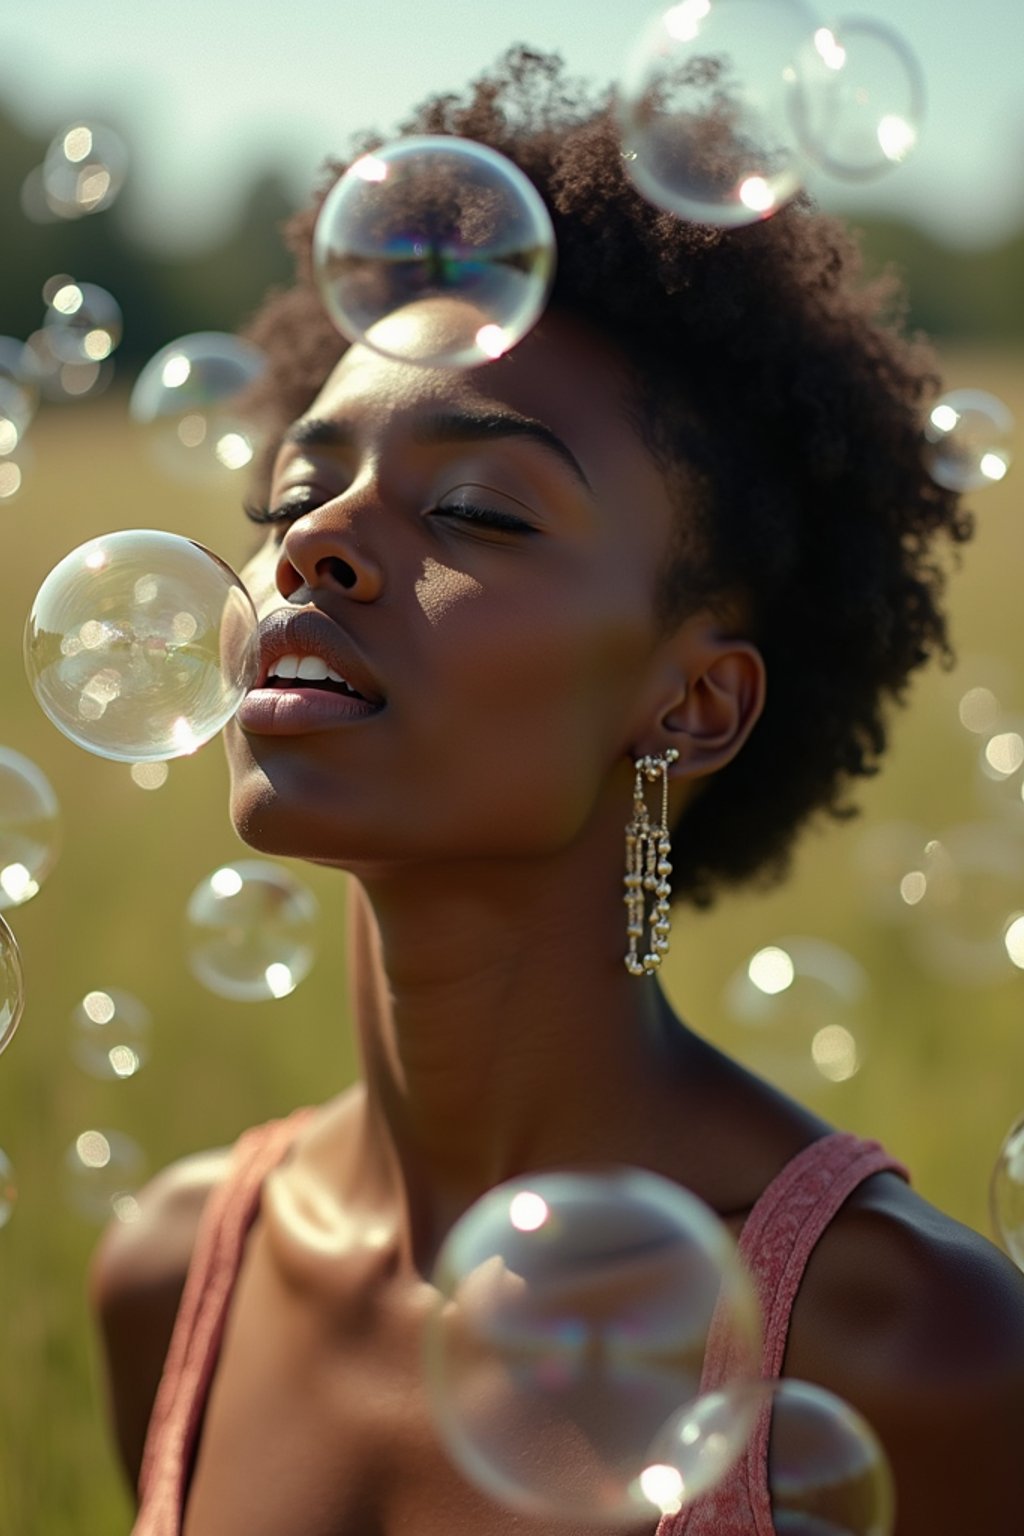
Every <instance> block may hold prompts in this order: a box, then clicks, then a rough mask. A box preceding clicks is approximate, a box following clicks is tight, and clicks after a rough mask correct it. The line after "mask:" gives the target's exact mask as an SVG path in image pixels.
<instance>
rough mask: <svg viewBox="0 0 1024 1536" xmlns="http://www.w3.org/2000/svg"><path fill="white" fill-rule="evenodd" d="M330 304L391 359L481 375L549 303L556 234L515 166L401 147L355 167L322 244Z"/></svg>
mask: <svg viewBox="0 0 1024 1536" xmlns="http://www.w3.org/2000/svg"><path fill="white" fill-rule="evenodd" d="M313 264H314V270H315V273H316V280H317V283H318V284H319V287H320V292H321V294H322V296H323V300H324V304H325V306H326V308H327V311H328V313H329V315H330V316H331V319H332V320H333V321H334V323H335V325H336V326H337V327H338V329H339V330H340V331H341V332H342V334H343V335H345V336H347V337H348V338H349V339H350V340H351V341H360V342H365V343H366V344H367V345H368V346H371V347H373V348H375V349H376V350H377V351H378V352H382V353H383V354H384V355H385V356H386V357H394V358H399V359H401V360H402V361H404V362H410V363H421V364H428V365H435V366H442V367H447V368H473V367H476V366H477V365H478V364H480V363H486V362H489V361H490V360H492V359H493V358H496V357H500V356H501V355H502V354H503V353H504V352H507V351H508V350H509V348H510V347H513V346H514V345H515V344H516V342H517V341H519V340H520V339H521V338H522V337H523V336H525V335H526V333H527V331H529V330H530V328H531V327H532V326H533V325H534V324H535V322H536V321H537V319H538V318H539V316H540V315H541V313H542V311H543V309H544V305H545V303H546V302H547V296H548V292H549V290H550V287H551V281H552V277H553V275H554V267H555V237H554V232H553V230H552V227H551V219H550V217H549V215H548V211H547V208H546V207H545V205H544V202H543V200H542V199H541V197H540V194H539V193H538V192H537V190H536V189H535V187H534V186H533V185H532V183H531V182H530V181H529V180H528V179H527V177H526V176H524V174H523V172H522V171H521V170H519V168H518V166H515V165H513V164H512V163H511V161H509V160H506V159H505V157H504V156H503V155H499V154H498V153H497V152H496V151H495V150H493V149H488V148H487V147H486V146H485V145H483V144H475V143H473V142H471V141H470V140H467V139H458V138H452V137H445V136H432V135H424V136H420V137H415V138H408V139H399V140H397V141H396V142H395V143H393V144H388V145H385V146H384V147H383V148H381V149H376V150H374V151H373V152H372V153H370V154H367V155H363V157H362V158H361V159H359V160H357V161H356V162H355V164H354V165H352V166H350V167H349V169H348V170H347V171H346V173H345V175H344V176H343V177H342V178H341V179H340V181H338V183H337V184H336V186H334V187H333V188H332V189H331V191H330V193H329V194H328V196H327V199H326V201H325V202H324V205H323V208H322V209H321V211H320V215H319V217H318V219H317V224H316V230H315V233H314V237H313Z"/></svg>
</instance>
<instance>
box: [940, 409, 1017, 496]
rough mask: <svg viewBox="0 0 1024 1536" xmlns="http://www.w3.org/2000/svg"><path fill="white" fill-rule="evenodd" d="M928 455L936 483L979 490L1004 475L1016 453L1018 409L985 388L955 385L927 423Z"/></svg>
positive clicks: (948, 486)
mask: <svg viewBox="0 0 1024 1536" xmlns="http://www.w3.org/2000/svg"><path fill="white" fill-rule="evenodd" d="M924 436H925V448H924V457H925V464H926V467H927V469H928V473H929V474H930V475H931V477H932V479H933V480H934V481H935V482H936V484H938V485H941V486H944V487H945V488H946V490H949V491H977V490H980V489H981V488H982V487H983V486H986V485H994V484H995V483H996V482H998V481H999V480H1002V479H1003V478H1004V476H1005V474H1006V472H1007V470H1008V469H1009V467H1010V464H1011V461H1012V459H1013V446H1012V444H1013V413H1012V412H1011V410H1010V408H1009V406H1007V405H1005V404H1004V403H1003V401H1002V400H1000V399H998V397H997V396H995V395H990V394H988V392H987V391H986V390H983V389H953V390H950V391H949V393H948V394H945V395H943V396H942V398H941V400H938V401H937V402H936V403H935V405H934V406H933V407H932V409H931V412H930V414H929V416H928V420H927V422H926V423H925V429H924Z"/></svg>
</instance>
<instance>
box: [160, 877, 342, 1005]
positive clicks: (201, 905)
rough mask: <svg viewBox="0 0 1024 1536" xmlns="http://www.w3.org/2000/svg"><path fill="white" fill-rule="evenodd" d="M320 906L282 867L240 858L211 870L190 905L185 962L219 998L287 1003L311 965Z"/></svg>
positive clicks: (249, 1001)
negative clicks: (284, 1001)
mask: <svg viewBox="0 0 1024 1536" xmlns="http://www.w3.org/2000/svg"><path fill="white" fill-rule="evenodd" d="M317 912H318V907H317V902H316V898H315V897H314V895H313V893H312V891H310V890H309V889H308V887H306V886H305V885H303V884H302V883H301V882H300V881H299V880H296V878H295V876H294V875H293V874H291V872H290V871H289V870H287V869H285V868H283V867H282V866H280V865H277V864H270V863H267V862H265V861H263V860H261V859H239V860H238V861H237V862H236V863H234V864H226V865H224V866H223V867H222V868H220V869H216V870H214V872H213V874H212V875H209V876H208V877H207V878H206V879H205V880H202V881H200V883H199V884H198V885H197V886H196V888H195V890H194V891H193V892H192V895H191V896H190V898H189V903H188V910H187V922H188V952H189V953H188V961H189V966H190V968H191V970H192V974H193V975H194V976H195V977H196V979H197V980H198V981H201V982H202V984H203V986H204V987H208V988H209V990H210V991H211V992H215V993H216V994H217V995H218V997H228V998H231V999H232V1000H233V1001H235V1002H241V1003H253V1002H262V1001H264V1000H265V999H266V998H272V997H287V996H288V994H289V992H294V990H295V988H296V987H297V986H298V984H299V982H300V981H302V980H303V978H304V977H305V976H307V975H308V974H309V971H310V968H311V966H312V964H313V959H314V954H315V947H314V940H315V931H314V930H315V924H316V919H317Z"/></svg>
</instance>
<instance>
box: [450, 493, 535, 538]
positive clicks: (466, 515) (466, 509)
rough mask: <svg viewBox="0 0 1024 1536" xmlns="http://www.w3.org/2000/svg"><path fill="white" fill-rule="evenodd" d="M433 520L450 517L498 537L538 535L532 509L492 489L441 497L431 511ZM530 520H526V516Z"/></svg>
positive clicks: (512, 497)
mask: <svg viewBox="0 0 1024 1536" xmlns="http://www.w3.org/2000/svg"><path fill="white" fill-rule="evenodd" d="M430 510H431V516H433V517H450V518H452V519H453V520H455V521H458V522H464V523H468V524H470V525H476V526H477V527H479V528H487V529H491V530H493V531H494V532H497V533H518V534H528V533H537V532H538V531H539V530H538V528H537V525H536V523H535V522H533V521H532V520H530V509H529V507H527V506H525V505H524V504H523V503H522V502H520V501H517V500H516V498H515V497H514V496H509V495H508V494H507V493H506V492H504V491H495V490H492V489H491V488H490V487H489V486H482V485H460V486H456V487H455V489H454V490H453V491H449V492H448V493H447V494H446V495H445V496H443V497H441V498H440V500H439V501H438V502H437V504H436V505H435V506H434V507H432V508H431V509H430ZM524 512H525V513H526V514H527V517H524V516H523V513H524Z"/></svg>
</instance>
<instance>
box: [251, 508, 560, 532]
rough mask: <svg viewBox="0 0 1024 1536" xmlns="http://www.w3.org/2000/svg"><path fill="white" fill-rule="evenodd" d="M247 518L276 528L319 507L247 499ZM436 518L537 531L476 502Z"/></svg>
mask: <svg viewBox="0 0 1024 1536" xmlns="http://www.w3.org/2000/svg"><path fill="white" fill-rule="evenodd" d="M243 510H244V511H245V515H246V517H247V518H248V519H249V521H250V522H252V523H258V524H260V525H261V526H270V527H276V526H278V525H280V524H282V523H290V522H292V521H294V519H295V518H297V517H302V516H303V515H304V514H305V513H306V512H312V511H314V510H315V508H314V507H313V506H312V505H310V504H308V503H306V502H298V503H295V504H291V505H289V504H288V503H285V504H284V505H282V506H279V507H267V506H260V505H257V504H255V503H252V502H245V503H244V508H243ZM431 515H432V516H434V517H454V518H455V519H456V521H461V522H465V523H476V524H477V525H478V526H480V527H482V528H489V529H491V530H493V531H494V532H496V533H519V534H527V533H536V531H537V530H536V528H535V527H534V525H533V524H532V523H528V522H527V521H526V519H525V518H521V517H516V516H515V514H514V513H512V512H500V511H498V510H497V509H496V508H495V507H480V506H476V505H475V504H474V503H472V502H460V503H459V505H458V506H456V507H445V506H437V507H433V508H431Z"/></svg>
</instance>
